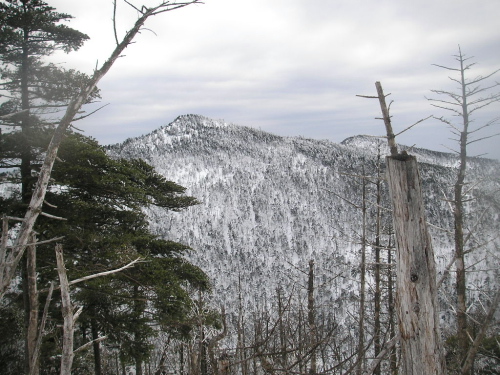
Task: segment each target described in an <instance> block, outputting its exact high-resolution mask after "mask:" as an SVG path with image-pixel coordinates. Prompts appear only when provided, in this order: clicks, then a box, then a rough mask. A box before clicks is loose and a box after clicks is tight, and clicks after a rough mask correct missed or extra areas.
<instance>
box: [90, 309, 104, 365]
mask: <svg viewBox="0 0 500 375" xmlns="http://www.w3.org/2000/svg"><path fill="white" fill-rule="evenodd" d="M91 309H92V310H91V314H92V318H91V319H90V330H91V332H92V342H93V344H92V348H93V350H94V374H95V375H101V374H102V371H101V344H100V342H99V341H98V339H99V330H98V328H97V321H96V319H95V307H94V306H92V308H91Z"/></svg>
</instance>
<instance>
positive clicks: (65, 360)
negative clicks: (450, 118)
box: [56, 244, 75, 375]
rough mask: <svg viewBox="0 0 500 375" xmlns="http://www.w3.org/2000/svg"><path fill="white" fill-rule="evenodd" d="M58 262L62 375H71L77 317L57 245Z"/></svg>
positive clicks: (60, 252)
mask: <svg viewBox="0 0 500 375" xmlns="http://www.w3.org/2000/svg"><path fill="white" fill-rule="evenodd" d="M56 261H57V273H58V274H59V282H60V286H61V302H62V306H61V310H62V316H63V338H62V343H63V344H62V354H61V372H60V374H61V375H71V367H72V366H73V357H74V351H73V339H74V338H73V332H74V328H75V326H74V324H75V316H74V314H73V306H72V305H71V299H70V295H69V283H68V276H67V274H66V268H65V266H64V258H63V253H62V246H61V245H59V244H58V245H56Z"/></svg>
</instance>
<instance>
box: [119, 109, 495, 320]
mask: <svg viewBox="0 0 500 375" xmlns="http://www.w3.org/2000/svg"><path fill="white" fill-rule="evenodd" d="M379 145H380V146H379ZM379 149H380V150H381V151H380V152H381V157H380V163H381V174H382V175H383V163H384V155H386V154H387V150H386V146H385V144H384V143H383V142H381V141H379V140H377V139H374V138H370V137H367V136H357V137H352V138H349V139H347V140H345V141H344V142H342V144H335V143H331V142H329V141H318V140H311V139H304V138H296V137H280V136H276V135H273V134H269V133H266V132H263V131H259V130H256V129H253V128H247V127H241V126H237V125H234V124H228V123H226V122H224V121H215V120H211V119H208V118H205V117H202V116H197V115H186V116H180V117H178V118H177V119H175V121H173V122H172V123H171V124H169V125H167V126H164V127H161V128H160V129H158V130H156V131H154V132H152V133H151V134H148V135H145V136H142V137H139V138H135V139H129V140H127V141H125V142H124V143H122V144H118V145H113V146H109V152H110V153H111V154H112V155H114V156H120V157H125V158H142V159H144V160H146V161H147V162H149V163H150V164H152V165H153V166H155V167H156V169H157V171H158V172H159V173H161V174H163V175H164V176H165V177H166V178H167V179H169V180H172V181H175V182H177V183H179V184H180V185H182V186H184V187H186V188H187V193H188V194H189V195H192V196H195V197H196V198H198V199H199V200H200V201H201V202H202V204H201V205H198V206H194V207H191V208H189V209H188V210H186V211H183V212H180V213H171V212H167V213H166V212H164V211H162V210H159V209H155V208H150V209H148V214H149V216H150V217H151V219H152V229H153V230H154V232H156V233H157V234H159V235H161V236H163V237H165V238H168V239H172V240H177V241H180V242H183V243H186V244H188V245H190V246H191V247H192V248H193V249H194V251H193V253H192V254H190V260H191V261H193V262H194V263H196V264H198V265H200V266H201V267H202V268H203V269H204V270H205V271H206V272H207V273H208V274H209V275H210V277H211V278H212V280H213V283H214V300H217V303H218V304H220V303H224V304H225V305H226V306H233V307H234V306H236V305H237V302H236V299H237V297H238V295H239V293H240V292H241V294H242V295H243V296H244V300H245V304H246V308H247V309H249V310H252V309H253V308H254V307H255V306H257V305H262V304H265V303H266V301H267V302H268V303H269V301H270V300H271V299H272V298H273V297H272V296H273V295H275V292H276V289H277V288H279V287H283V288H288V289H287V290H290V286H291V285H294V284H295V285H298V284H304V283H305V281H306V280H305V275H304V274H302V273H301V272H300V271H299V270H303V271H306V269H307V265H308V262H309V260H314V261H315V264H316V267H317V271H316V274H317V276H318V279H319V280H320V281H323V282H324V285H323V286H322V287H321V289H319V290H318V295H319V297H318V298H319V299H320V300H321V302H322V303H323V304H328V306H329V307H328V308H329V309H331V311H335V314H336V316H342V311H343V310H344V309H346V308H348V307H346V301H348V300H349V298H348V297H352V298H354V299H355V296H356V294H357V291H358V278H357V273H358V269H359V254H360V248H361V245H360V233H361V226H362V213H361V210H360V209H359V207H360V206H361V201H362V199H361V197H362V182H361V181H362V179H361V178H360V177H359V176H361V175H365V176H373V178H372V179H371V180H370V181H371V182H368V183H367V189H368V190H367V192H368V194H367V196H368V200H369V203H368V207H369V220H368V241H369V242H370V243H372V242H373V240H374V233H373V230H374V227H375V221H374V214H375V205H374V202H375V193H376V190H375V189H376V185H375V184H374V183H373V182H375V181H376V178H375V177H376V176H377V164H378V161H377V160H378V157H377V155H378V154H379V152H378V150H379ZM410 152H411V153H412V154H414V155H416V156H417V159H418V160H419V161H420V162H421V164H420V168H421V175H422V180H423V190H424V194H425V198H426V205H427V212H428V221H429V222H430V223H431V224H432V225H433V227H432V228H437V227H439V228H444V229H447V230H450V229H451V228H452V214H451V212H450V207H449V204H448V203H447V202H446V201H445V200H444V199H443V198H444V194H446V195H447V196H448V197H451V195H450V192H451V191H452V190H451V189H452V185H453V181H454V176H455V171H454V169H453V168H454V166H456V163H457V160H456V159H455V158H454V157H453V156H452V155H450V154H444V153H438V152H433V151H429V150H420V149H416V150H410ZM470 165H471V168H470V173H471V174H470V176H471V179H472V180H475V181H477V180H479V179H481V178H483V177H486V178H487V177H491V176H495V175H496V176H497V177H498V175H499V173H498V172H499V164H498V163H497V162H494V161H490V160H485V159H477V160H471V161H470ZM497 183H498V178H497ZM489 184H490V185H484V184H483V185H481V186H487V190H488V189H489V190H492V189H493V187H492V186H493V185H492V184H493V183H491V182H490V183H489ZM383 185H384V184H383ZM481 189H484V188H481ZM471 194H472V195H475V196H476V197H480V196H481V194H483V190H476V189H473V190H472V191H471ZM382 201H383V205H384V206H385V207H389V204H388V202H387V193H386V191H385V186H384V193H383V200H382ZM370 202H371V203H370ZM470 204H474V205H484V204H485V203H484V202H483V201H482V200H479V201H475V202H474V203H470ZM383 212H384V220H383V221H384V227H383V229H384V230H385V231H386V232H387V231H389V229H390V223H391V221H390V220H391V219H390V217H389V216H388V214H387V213H385V211H383ZM486 215H487V216H485V217H486V218H489V219H490V220H489V224H488V225H487V226H486V229H484V230H485V231H487V233H485V234H484V235H485V236H486V237H487V236H488V235H490V234H491V233H493V232H494V231H495V230H496V231H497V230H498V218H497V217H495V216H494V213H493V211H488V212H487V213H486ZM488 215H489V216H488ZM434 226H435V227H434ZM432 236H433V240H434V247H435V252H436V254H437V261H438V269H439V270H442V269H443V268H444V267H445V265H446V264H447V263H448V261H449V259H450V256H451V252H452V244H451V240H450V236H449V234H447V233H446V232H444V231H442V230H439V229H433V230H432ZM387 241H388V236H386V235H383V243H384V244H387ZM372 252H373V250H372V249H371V248H370V247H369V248H368V259H369V261H372V260H371V257H372ZM471 256H474V255H471ZM384 257H385V255H384ZM478 257H479V258H480V257H481V256H478ZM478 267H479V266H478ZM334 276H336V277H334ZM330 279H332V281H328V280H330ZM472 279H474V282H478V283H479V282H483V280H484V279H483V278H482V277H480V276H479V275H478V274H474V275H473V276H472V277H471V280H472ZM297 283H298V284H297Z"/></svg>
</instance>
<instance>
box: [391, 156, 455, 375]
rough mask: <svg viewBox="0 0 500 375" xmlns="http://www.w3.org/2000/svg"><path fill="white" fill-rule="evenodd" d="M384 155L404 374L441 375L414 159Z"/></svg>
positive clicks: (430, 260)
mask: <svg viewBox="0 0 500 375" xmlns="http://www.w3.org/2000/svg"><path fill="white" fill-rule="evenodd" d="M404 159H405V160H397V159H396V158H394V157H387V179H388V183H389V190H390V194H391V198H392V207H393V221H394V230H395V234H396V248H397V273H396V274H397V279H396V291H397V292H396V293H397V294H396V307H397V311H398V321H399V331H400V337H401V340H400V345H401V368H402V373H403V374H405V375H441V374H445V372H446V371H445V361H444V355H443V348H442V344H441V340H440V333H439V324H438V323H439V320H438V313H437V289H436V270H435V261H434V252H433V248H432V243H431V238H430V236H429V233H428V230H427V223H426V220H425V214H424V205H423V198H422V191H421V183H420V175H419V173H418V168H417V161H416V159H415V157H413V156H406V157H405V158H404Z"/></svg>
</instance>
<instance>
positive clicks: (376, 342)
mask: <svg viewBox="0 0 500 375" xmlns="http://www.w3.org/2000/svg"><path fill="white" fill-rule="evenodd" d="M375 185H376V188H377V208H376V210H377V212H376V217H375V220H376V222H375V270H374V278H375V292H374V296H373V298H374V317H373V320H374V327H373V328H374V336H373V346H374V351H375V353H374V354H375V357H377V356H378V355H379V353H380V351H381V342H380V341H381V340H380V335H381V332H380V330H381V323H380V313H381V292H380V280H381V278H380V262H381V260H380V248H381V242H380V231H381V228H380V221H381V220H382V217H381V216H382V214H381V207H380V205H381V201H382V188H381V181H380V148H379V150H378V154H377V180H376V182H375ZM373 373H374V374H375V375H380V365H378V366H376V367H375V370H374V372H373Z"/></svg>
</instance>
